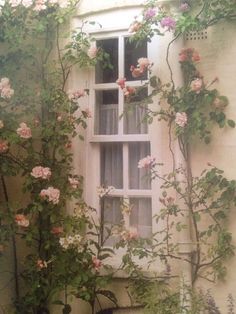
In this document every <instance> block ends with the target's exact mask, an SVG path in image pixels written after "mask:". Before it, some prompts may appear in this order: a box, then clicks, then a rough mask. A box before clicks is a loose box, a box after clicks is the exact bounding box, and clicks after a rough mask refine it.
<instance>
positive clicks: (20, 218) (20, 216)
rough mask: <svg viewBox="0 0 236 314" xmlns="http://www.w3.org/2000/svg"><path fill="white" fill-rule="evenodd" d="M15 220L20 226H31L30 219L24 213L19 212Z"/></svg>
mask: <svg viewBox="0 0 236 314" xmlns="http://www.w3.org/2000/svg"><path fill="white" fill-rule="evenodd" d="M15 222H16V223H17V225H18V226H20V227H24V228H27V227H29V220H28V219H27V218H26V216H25V215H23V214H17V215H15Z"/></svg>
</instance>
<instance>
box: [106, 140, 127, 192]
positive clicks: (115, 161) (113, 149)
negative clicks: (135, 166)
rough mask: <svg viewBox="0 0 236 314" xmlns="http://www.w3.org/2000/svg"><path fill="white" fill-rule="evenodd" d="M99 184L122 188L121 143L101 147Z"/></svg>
mask: <svg viewBox="0 0 236 314" xmlns="http://www.w3.org/2000/svg"><path fill="white" fill-rule="evenodd" d="M101 184H102V185H105V186H109V185H112V186H114V187H115V188H116V189H122V188H123V150H122V144H121V143H106V144H102V145H101Z"/></svg>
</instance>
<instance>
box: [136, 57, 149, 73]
mask: <svg viewBox="0 0 236 314" xmlns="http://www.w3.org/2000/svg"><path fill="white" fill-rule="evenodd" d="M149 65H150V62H149V60H148V58H139V59H138V66H139V68H140V70H142V71H144V70H146V69H147V68H148V67H149Z"/></svg>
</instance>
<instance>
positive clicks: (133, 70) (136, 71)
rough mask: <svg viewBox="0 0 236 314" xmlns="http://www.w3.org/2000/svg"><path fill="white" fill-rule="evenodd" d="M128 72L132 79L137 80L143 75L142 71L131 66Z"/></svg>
mask: <svg viewBox="0 0 236 314" xmlns="http://www.w3.org/2000/svg"><path fill="white" fill-rule="evenodd" d="M130 71H131V74H132V76H133V77H134V78H137V77H140V76H142V75H143V69H140V68H135V67H134V66H133V65H131V67H130Z"/></svg>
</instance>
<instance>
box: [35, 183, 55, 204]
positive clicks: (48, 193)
mask: <svg viewBox="0 0 236 314" xmlns="http://www.w3.org/2000/svg"><path fill="white" fill-rule="evenodd" d="M39 195H40V197H41V198H43V199H47V201H48V202H51V203H53V204H54V205H56V204H58V203H59V198H60V191H59V190H58V189H55V188H53V187H52V186H50V187H49V188H47V189H43V190H41V192H40V194H39Z"/></svg>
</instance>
